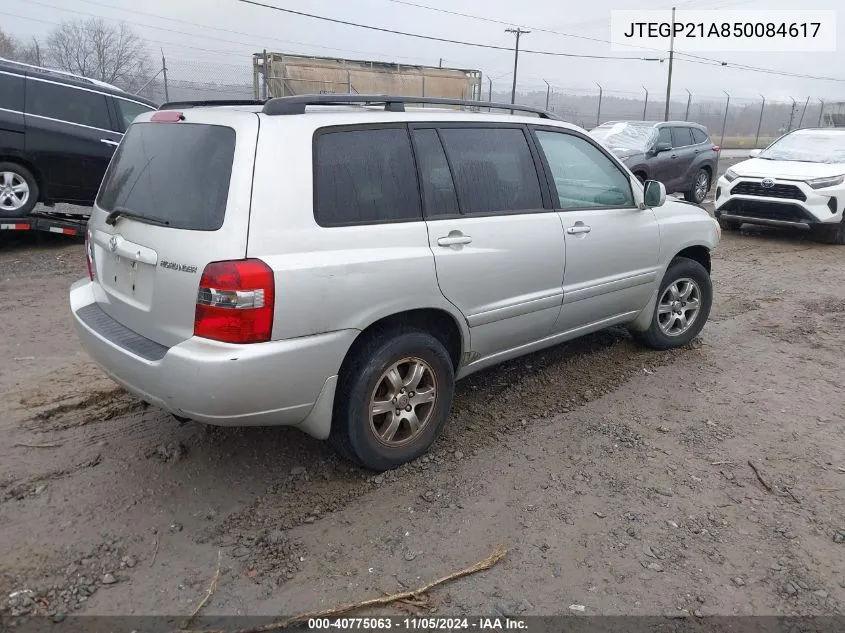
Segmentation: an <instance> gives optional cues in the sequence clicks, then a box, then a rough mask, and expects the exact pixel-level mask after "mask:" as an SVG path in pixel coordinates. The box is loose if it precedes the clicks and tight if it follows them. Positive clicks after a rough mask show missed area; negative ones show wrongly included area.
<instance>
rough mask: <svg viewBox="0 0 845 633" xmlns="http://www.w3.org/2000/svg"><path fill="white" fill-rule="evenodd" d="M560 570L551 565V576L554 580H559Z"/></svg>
mask: <svg viewBox="0 0 845 633" xmlns="http://www.w3.org/2000/svg"><path fill="white" fill-rule="evenodd" d="M560 574H561V568H560V565H552V575H553V576H554V577H555V578H560Z"/></svg>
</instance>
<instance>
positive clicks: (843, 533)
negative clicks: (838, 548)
mask: <svg viewBox="0 0 845 633" xmlns="http://www.w3.org/2000/svg"><path fill="white" fill-rule="evenodd" d="M833 542H834V543H845V530H837V531H836V534H834V535H833Z"/></svg>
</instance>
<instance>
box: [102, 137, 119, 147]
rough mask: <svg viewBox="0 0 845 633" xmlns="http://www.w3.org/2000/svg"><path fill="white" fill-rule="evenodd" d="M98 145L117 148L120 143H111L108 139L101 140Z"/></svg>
mask: <svg viewBox="0 0 845 633" xmlns="http://www.w3.org/2000/svg"><path fill="white" fill-rule="evenodd" d="M100 143H103V144H105V145H111V146H112V147H117V146H118V145H120V143H118V142H117V141H113V140H111V139H110V138H101V139H100Z"/></svg>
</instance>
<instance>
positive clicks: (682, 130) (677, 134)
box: [672, 127, 692, 147]
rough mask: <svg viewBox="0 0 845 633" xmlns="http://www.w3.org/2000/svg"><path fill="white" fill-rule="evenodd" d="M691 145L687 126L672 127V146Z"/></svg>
mask: <svg viewBox="0 0 845 633" xmlns="http://www.w3.org/2000/svg"><path fill="white" fill-rule="evenodd" d="M687 145H692V136H690V129H689V128H688V127H673V128H672V147H686V146H687Z"/></svg>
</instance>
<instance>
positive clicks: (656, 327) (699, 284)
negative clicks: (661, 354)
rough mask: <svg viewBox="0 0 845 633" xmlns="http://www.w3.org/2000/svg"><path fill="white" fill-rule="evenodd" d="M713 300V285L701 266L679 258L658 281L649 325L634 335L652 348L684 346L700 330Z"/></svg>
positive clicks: (661, 348) (708, 314)
mask: <svg viewBox="0 0 845 633" xmlns="http://www.w3.org/2000/svg"><path fill="white" fill-rule="evenodd" d="M712 303H713V286H712V284H711V282H710V275H708V274H707V271H706V270H705V269H704V266H702V265H701V264H699V263H698V262H697V261H694V260H692V259H686V258H685V257H678V258H676V259H675V260H674V261H672V263H671V264H669V268H668V270H667V271H666V274H665V275H664V276H663V281H662V282H661V283H660V290H659V292H658V295H657V305H656V306H655V307H654V314H653V315H652V319H651V324H650V325H649V328H648V329H647V330H646V331H644V332H633V335H634V337H635V338H636V339H637V340H639V341H640V342H641V343H642V344H643V345H646V346H648V347H651V348H653V349H658V350H666V349H672V348H675V347H683V346H684V345H686V344H687V343H689V342H690V341H691V340H692V339H694V338H695V337H696V336H698V334H699V333H700V332H701V329H702V328H703V327H704V324H705V323H706V322H707V317H708V316H710V307H711V305H712Z"/></svg>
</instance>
